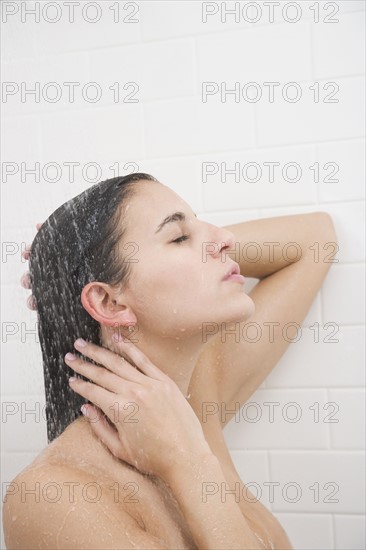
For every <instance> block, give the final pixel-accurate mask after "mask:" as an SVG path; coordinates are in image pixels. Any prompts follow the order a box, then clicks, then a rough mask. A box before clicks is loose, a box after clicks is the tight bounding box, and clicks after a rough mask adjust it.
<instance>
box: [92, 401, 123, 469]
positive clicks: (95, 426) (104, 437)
mask: <svg viewBox="0 0 366 550" xmlns="http://www.w3.org/2000/svg"><path fill="white" fill-rule="evenodd" d="M82 413H83V414H84V415H85V416H86V418H87V419H88V421H89V424H90V426H91V429H92V430H93V432H94V434H95V435H96V436H97V437H98V438H99V439H100V440H101V442H102V443H103V444H104V445H105V446H106V447H107V448H108V449H109V451H110V452H111V453H112V454H113V455H114V456H116V457H117V458H123V456H124V453H123V445H122V443H121V440H120V438H119V435H118V431H117V430H116V428H114V427H113V426H112V425H111V424H109V423H108V421H107V419H106V418H105V417H104V416H103V415H102V414H101V411H98V410H97V408H96V407H94V406H93V405H89V404H87V405H83V407H82Z"/></svg>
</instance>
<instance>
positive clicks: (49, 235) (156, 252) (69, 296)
mask: <svg viewBox="0 0 366 550" xmlns="http://www.w3.org/2000/svg"><path fill="white" fill-rule="evenodd" d="M269 238H270V239H272V240H271V243H277V244H276V245H274V246H269V244H270V243H269ZM287 239H288V240H287ZM335 241H336V236H335V232H334V227H333V224H332V221H331V218H330V217H329V215H328V214H326V213H324V212H315V213H311V214H304V215H297V216H283V217H278V218H270V219H265V220H257V221H253V222H245V223H242V224H236V225H233V226H229V227H226V228H219V227H215V226H213V225H211V224H209V223H206V222H203V221H200V220H198V219H197V217H196V215H195V213H194V212H192V210H191V208H190V207H189V205H188V204H187V203H186V202H185V201H183V200H182V199H181V198H180V197H179V196H178V195H177V194H176V193H174V192H173V191H172V190H171V189H170V188H168V187H167V186H165V185H163V184H162V183H160V182H159V181H157V180H156V179H155V178H153V177H152V176H150V175H149V174H143V173H137V174H131V175H129V176H125V177H116V178H113V179H110V180H106V181H104V182H101V183H100V184H97V185H95V186H93V187H91V188H90V189H88V190H86V191H84V192H83V193H81V194H80V195H78V196H77V197H75V198H73V199H72V200H70V201H68V202H67V203H65V204H64V205H62V206H61V207H60V208H58V209H57V210H56V211H55V212H54V213H53V214H52V215H51V216H50V217H49V218H48V219H47V220H46V222H45V223H44V224H43V225H42V227H41V229H40V231H39V233H38V234H37V236H36V237H35V239H34V241H33V243H32V252H31V255H30V282H31V284H32V292H33V294H34V297H35V303H36V307H37V310H38V322H39V335H40V342H41V347H42V354H43V363H44V371H45V372H44V374H45V390H46V402H47V409H46V411H47V429H48V440H49V443H50V444H49V445H48V447H46V449H44V450H43V451H42V453H41V454H40V455H39V456H38V457H37V458H36V460H35V461H34V462H33V463H32V464H31V465H30V466H28V467H27V468H26V469H25V470H23V471H22V472H20V474H18V476H17V477H16V478H15V480H13V482H14V484H15V487H17V488H19V491H12V492H11V494H8V495H7V497H6V502H5V503H4V530H5V540H6V545H7V548H8V549H13V548H14V549H15V548H70V549H71V548H85V549H90V548H95V549H106V548H114V549H117V548H118V549H120V548H139V549H152V548H154V549H158V548H159V549H160V548H161V549H163V548H164V549H173V548H182V549H183V548H187V549H188V548H199V549H201V548H208V549H215V550H216V549H219V548H221V549H225V550H226V549H228V548H230V549H235V548H236V549H239V548H240V549H245V548H248V549H249V548H250V549H259V548H276V549H291V548H292V546H291V544H290V541H289V539H288V537H287V536H286V533H285V532H284V530H283V529H282V527H281V526H280V524H279V522H278V521H277V520H276V519H275V518H274V516H273V514H272V513H271V512H270V511H269V510H267V509H266V508H265V507H264V506H263V505H262V504H261V503H260V502H259V501H258V500H256V499H255V497H254V496H253V495H252V494H251V493H250V492H249V491H248V490H246V488H245V486H244V485H243V483H242V482H241V480H240V478H239V475H238V473H237V472H236V470H235V467H234V464H233V462H232V460H231V457H230V454H229V451H228V449H227V447H226V445H225V442H224V438H223V431H222V430H223V428H224V426H225V425H226V424H227V422H228V421H229V420H230V419H231V418H232V417H233V416H234V414H235V404H238V403H239V404H240V406H242V405H243V404H244V403H245V402H246V401H247V400H248V398H249V397H250V395H252V394H253V393H254V391H255V390H256V389H257V388H258V386H259V385H260V384H261V383H262V381H263V380H264V379H265V377H266V376H267V375H268V374H269V372H270V371H271V370H272V369H273V367H274V366H275V364H276V363H277V362H278V360H279V358H280V357H281V356H282V355H283V353H284V351H285V350H286V348H287V346H288V343H289V338H290V337H291V335H289V331H288V333H287V336H288V337H287V338H286V339H284V338H283V336H282V334H283V333H282V328H283V326H284V325H285V324H287V323H289V322H292V323H294V324H295V323H297V324H298V325H299V324H301V322H302V321H303V319H304V317H305V316H306V314H307V312H308V310H309V308H310V306H311V304H312V302H313V300H314V298H315V296H316V294H317V292H318V290H319V288H320V286H321V284H322V282H323V280H324V278H325V276H326V273H327V271H328V269H329V266H330V263H326V262H325V261H324V258H325V255H326V254H327V256H328V257H329V250H328V251H327V252H326V254H325V252H324V245H325V244H326V243H329V242H333V243H334V242H335ZM288 242H291V243H292V246H295V252H296V250H297V251H299V249H300V254H295V255H294V254H293V251H292V259H291V256H290V252H289V249H288V247H287V248H286V250H287V251H288V253H286V254H283V250H284V247H286V245H287V244H288ZM314 242H317V243H318V246H319V248H318V250H320V251H323V255H322V252H320V257H317V258H315V259H314V256H313V249H314ZM247 243H256V244H257V247H259V248H260V250H261V256H260V261H253V258H246V257H245V255H244V254H243V253H242V248H243V247H244V246H245V245H246V244H247ZM294 243H295V245H294ZM238 245H240V246H239V249H240V253H239V254H238V253H237V251H238ZM229 251H231V252H229ZM233 259H235V260H236V261H237V262H238V264H239V265H238V264H236V263H235V261H233ZM239 270H240V271H241V272H242V273H245V274H246V275H247V276H249V277H256V278H258V279H260V280H259V283H258V284H257V285H256V287H255V288H254V289H253V290H252V292H251V296H248V295H247V294H246V293H245V291H244V282H243V279H242V278H240V277H238V276H231V277H228V275H230V273H233V272H234V273H239ZM254 303H255V308H254ZM249 318H250V321H251V322H256V323H257V324H259V325H262V326H264V325H263V323H266V322H267V323H268V322H271V323H273V327H274V328H273V333H272V338H271V339H268V338H266V339H265V338H263V339H260V340H259V341H258V342H257V343H256V344H255V345H253V343H251V342H249V341H248V340H247V339H244V338H241V339H240V341H239V342H237V341H236V340H233V339H232V338H231V337H230V336H228V334H227V332H228V330H229V329H230V328H235V327H237V326H239V328H240V330H239V331H238V332H239V334H243V331H242V328H243V327H244V325H245V323H247V322H248V319H249ZM223 327H224V328H225V330H226V333H225V336H224V337H223V333H222V329H223ZM295 335H296V334H294V336H295ZM80 338H83V339H84V341H80V340H79V339H80ZM76 340H78V341H77V342H76ZM85 340H86V341H87V342H86V343H85ZM73 346H74V347H75V349H76V351H77V352H78V354H75V350H73ZM71 351H74V353H73V354H71V355H69V354H68V352H71ZM66 354H67V355H66ZM71 375H74V377H76V380H73V381H72V380H71V381H69V377H70V376H71ZM85 403H87V404H86V406H85V407H83V410H82V412H83V414H84V415H85V416H84V415H82V414H81V413H80V407H81V405H82V404H85ZM229 410H231V411H232V413H231V414H229V413H228V412H227V411H229ZM37 484H38V485H37ZM30 487H32V488H34V487H36V488H37V490H38V491H39V495H38V496H39V498H31V497H30V496H29V493H28V492H27V489H28V488H30ZM238 488H239V489H240V491H237V489H238ZM238 494H239V498H238ZM243 496H244V497H246V498H244V497H243Z"/></svg>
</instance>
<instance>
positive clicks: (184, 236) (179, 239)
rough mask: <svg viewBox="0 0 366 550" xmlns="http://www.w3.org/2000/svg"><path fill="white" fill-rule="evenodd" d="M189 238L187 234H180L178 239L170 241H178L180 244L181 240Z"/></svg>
mask: <svg viewBox="0 0 366 550" xmlns="http://www.w3.org/2000/svg"><path fill="white" fill-rule="evenodd" d="M188 239H189V236H188V235H182V236H181V237H179V238H178V239H175V241H172V243H178V244H180V243H181V242H183V241H186V240H188Z"/></svg>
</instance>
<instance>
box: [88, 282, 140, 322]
mask: <svg viewBox="0 0 366 550" xmlns="http://www.w3.org/2000/svg"><path fill="white" fill-rule="evenodd" d="M81 303H82V304H83V307H84V309H85V310H86V311H87V312H88V313H89V315H90V316H91V317H93V319H95V320H96V321H98V322H99V323H100V324H101V325H104V326H107V327H116V326H120V325H129V324H134V323H136V321H137V319H136V316H135V315H134V313H133V312H132V311H131V309H130V308H129V306H128V304H126V303H124V301H123V294H122V293H121V292H120V291H117V290H116V289H114V288H112V287H111V286H110V285H108V284H106V283H99V282H97V281H92V282H91V283H88V284H87V285H86V286H85V287H84V288H83V290H82V293H81Z"/></svg>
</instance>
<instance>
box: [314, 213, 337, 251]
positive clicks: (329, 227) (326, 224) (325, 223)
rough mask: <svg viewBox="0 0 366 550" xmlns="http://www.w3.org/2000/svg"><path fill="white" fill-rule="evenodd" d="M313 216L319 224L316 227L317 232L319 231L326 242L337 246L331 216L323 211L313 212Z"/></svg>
mask: <svg viewBox="0 0 366 550" xmlns="http://www.w3.org/2000/svg"><path fill="white" fill-rule="evenodd" d="M315 214H316V216H317V219H318V224H319V226H318V227H319V230H320V231H321V235H322V237H323V238H324V239H325V240H326V241H327V242H333V243H336V244H338V238H337V233H336V228H335V225H334V221H333V218H332V216H331V215H330V214H328V212H325V211H319V212H315Z"/></svg>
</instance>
